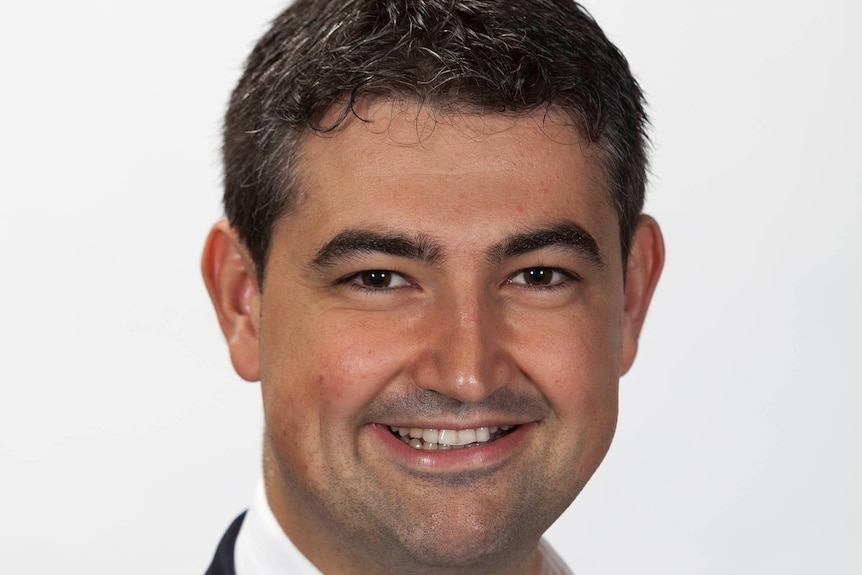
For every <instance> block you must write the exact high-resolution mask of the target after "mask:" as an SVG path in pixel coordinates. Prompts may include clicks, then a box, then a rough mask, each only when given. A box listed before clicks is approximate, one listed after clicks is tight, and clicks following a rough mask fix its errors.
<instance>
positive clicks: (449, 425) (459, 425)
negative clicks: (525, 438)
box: [380, 418, 531, 431]
mask: <svg viewBox="0 0 862 575" xmlns="http://www.w3.org/2000/svg"><path fill="white" fill-rule="evenodd" d="M526 423H531V422H529V421H513V420H510V419H502V418H501V419H492V420H485V421H481V422H479V423H466V422H463V421H459V422H456V423H453V422H451V421H450V422H444V423H438V422H433V423H428V422H424V423H417V422H410V423H380V425H386V426H387V427H405V428H413V429H454V430H456V431H457V430H461V429H478V428H480V427H502V426H504V425H508V426H510V427H515V426H516V425H524V424H526Z"/></svg>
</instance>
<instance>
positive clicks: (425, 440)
mask: <svg viewBox="0 0 862 575" xmlns="http://www.w3.org/2000/svg"><path fill="white" fill-rule="evenodd" d="M517 428H518V426H517V425H500V426H497V425H494V426H491V427H476V428H472V429H428V428H419V427H393V426H390V427H389V431H391V432H392V435H394V436H395V437H397V438H398V439H400V440H401V441H403V442H404V443H406V444H407V445H409V446H410V447H413V448H415V449H420V450H424V451H438V450H439V451H446V450H454V449H466V448H469V447H479V446H482V445H487V444H489V443H493V442H495V441H497V440H498V439H500V438H501V437H505V436H506V435H509V434H510V433H512V432H513V431H514V430H515V429H517Z"/></svg>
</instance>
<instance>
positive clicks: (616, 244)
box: [202, 0, 664, 575]
mask: <svg viewBox="0 0 862 575" xmlns="http://www.w3.org/2000/svg"><path fill="white" fill-rule="evenodd" d="M645 125H646V117H645V115H644V112H643V101H642V95H641V92H640V90H639V88H638V86H637V83H636V82H635V80H634V79H633V77H632V75H631V73H630V72H629V69H628V65H627V63H626V61H625V59H624V58H623V56H622V55H621V54H620V53H619V52H618V51H617V49H616V48H615V47H614V46H613V45H612V44H610V42H609V41H608V40H607V39H606V38H605V36H604V35H603V33H602V32H601V30H600V29H599V28H598V26H597V25H596V24H595V22H594V21H593V20H592V19H591V18H590V17H589V16H588V15H587V14H586V13H585V12H584V11H583V10H582V9H581V8H580V7H579V6H577V5H576V4H575V3H573V2H571V1H568V0H519V1H517V2H509V1H502V0H501V1H490V0H299V1H297V2H296V3H295V4H293V5H292V6H291V7H290V8H288V9H287V10H286V11H285V12H284V13H283V14H282V15H281V16H279V17H278V18H277V19H276V20H275V21H274V23H273V25H272V28H271V29H270V30H269V32H267V34H266V35H265V36H264V37H263V38H262V39H261V40H260V42H259V43H258V44H257V46H256V47H255V49H254V51H253V52H252V54H251V56H250V58H249V60H248V63H247V67H246V70H245V73H244V75H243V77H242V79H241V80H240V82H239V85H238V86H237V88H236V90H235V91H234V93H233V97H232V99H231V102H230V107H229V110H228V113H227V118H226V122H225V140H224V163H225V197H224V201H225V208H226V213H227V221H223V222H220V223H218V224H216V225H215V227H214V228H213V230H212V232H211V233H210V236H209V238H208V241H207V245H206V248H205V252H204V256H203V265H202V267H203V274H204V278H205V280H206V284H207V288H208V290H209V293H210V296H211V298H212V301H213V303H214V305H215V309H216V312H217V314H218V318H219V322H220V325H221V328H222V330H223V331H224V334H225V336H226V338H227V341H228V347H229V349H230V355H231V360H232V362H233V365H234V368H235V369H236V371H237V373H238V374H239V375H240V376H241V377H242V378H244V379H246V380H250V381H256V380H260V382H261V391H262V395H263V405H264V414H265V421H266V428H265V433H264V461H263V470H264V474H263V475H264V481H263V487H262V488H261V490H260V492H259V494H258V497H257V500H256V501H255V503H254V504H253V505H252V507H251V509H250V510H249V512H248V513H247V514H246V515H244V516H241V517H240V518H239V519H238V520H237V521H236V522H235V523H234V525H232V526H231V528H230V530H229V531H228V533H227V534H226V535H225V538H224V539H223V541H222V542H221V544H220V546H219V550H218V552H217V555H216V558H215V560H214V561H213V565H212V566H211V567H210V570H209V571H208V573H234V572H236V573H239V574H240V575H254V574H260V573H302V574H305V573H324V574H326V575H347V574H351V575H353V574H374V575H384V574H404V573H409V574H444V573H445V574H458V573H465V574H466V573H471V574H474V573H494V574H504V575H505V574H538V573H568V572H569V571H568V570H567V568H566V567H565V566H564V565H563V564H562V562H561V561H560V560H559V558H558V557H557V556H556V555H555V554H554V552H553V551H552V550H551V549H550V547H549V546H548V545H547V544H546V543H544V542H542V540H541V537H542V534H543V533H544V532H545V531H546V530H547V528H548V527H549V526H550V525H551V523H553V522H554V521H555V520H556V519H557V517H559V515H560V514H561V513H562V512H563V511H564V510H565V509H566V507H567V506H568V505H569V504H570V503H571V502H572V500H573V499H574V498H575V496H576V495H577V494H578V493H579V492H580V490H581V489H582V488H583V486H584V484H585V483H586V482H587V480H588V479H589V478H590V476H591V475H592V474H593V472H594V471H595V469H596V467H597V466H598V465H599V463H600V462H601V460H602V458H603V457H604V455H605V453H606V451H607V449H608V447H609V445H610V442H611V438H612V436H613V433H614V428H615V424H616V416H617V391H618V380H619V377H620V375H622V374H623V373H625V372H626V371H627V370H628V369H629V367H630V366H631V364H632V362H633V360H634V357H635V353H636V350H637V342H638V336H639V332H640V329H641V325H642V323H643V321H644V317H645V314H646V311H647V306H648V304H649V301H650V298H651V295H652V292H653V289H654V287H655V285H656V282H657V280H658V276H659V273H660V270H661V267H662V263H663V257H664V254H663V245H662V239H661V234H660V231H659V228H658V226H657V224H656V223H655V221H654V220H652V219H651V218H649V217H648V216H643V215H641V209H642V205H643V194H644V182H645V170H646V155H645V146H646V137H645V134H644V128H645Z"/></svg>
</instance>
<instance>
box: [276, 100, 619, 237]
mask: <svg viewBox="0 0 862 575" xmlns="http://www.w3.org/2000/svg"><path fill="white" fill-rule="evenodd" d="M355 111H356V114H355V115H350V116H348V118H347V119H346V120H345V121H344V122H343V123H342V124H341V125H340V126H339V127H338V129H336V130H334V131H333V132H331V133H326V134H311V135H309V136H307V137H306V138H305V139H304V140H303V141H302V143H301V144H300V146H299V149H298V154H297V156H296V164H295V168H296V169H295V175H297V176H298V178H297V183H298V186H297V188H298V191H299V197H298V198H297V199H298V203H297V205H296V208H297V209H296V210H295V211H293V214H294V216H301V215H302V214H305V215H307V216H311V217H315V216H316V217H318V218H319V219H320V224H321V225H324V226H332V227H338V222H343V223H344V224H345V225H346V223H347V222H348V221H349V220H352V222H353V223H354V224H356V225H374V224H376V223H378V221H381V220H386V221H387V222H388V223H392V222H396V221H398V220H399V219H406V218H412V219H413V220H416V219H417V218H418V219H422V220H424V222H425V223H426V224H428V225H429V226H432V225H437V226H438V227H446V228H448V229H450V230H452V231H455V230H456V229H457V228H458V227H459V226H458V225H456V222H454V221H451V216H452V214H453V213H455V212H457V213H458V215H459V220H460V221H461V222H462V224H463V225H466V224H467V220H470V223H471V224H476V225H478V224H482V225H487V224H486V223H482V222H480V221H479V220H478V219H476V218H468V217H467V215H468V213H472V212H476V211H478V212H480V213H482V214H484V215H485V216H486V218H494V217H498V218H502V219H503V220H507V221H508V222H510V223H512V224H530V223H532V222H529V221H526V220H529V219H531V218H533V219H537V220H538V219H542V218H543V219H545V220H549V221H550V220H554V219H560V218H563V217H566V218H567V219H577V220H579V223H580V224H582V225H584V226H589V227H592V228H594V230H595V231H594V232H593V233H594V235H597V236H602V235H603V233H604V232H603V230H604V229H606V228H609V227H612V228H614V230H615V229H616V217H615V211H614V208H613V206H612V203H611V202H610V201H609V199H610V197H609V194H608V193H607V191H606V186H605V185H604V179H603V177H602V170H601V169H600V162H599V158H598V151H597V150H596V148H595V147H591V146H588V145H586V144H585V143H584V141H583V139H582V138H581V137H580V136H579V133H578V130H577V129H576V128H575V127H574V126H573V125H572V123H571V121H569V119H568V117H567V116H566V115H565V114H564V113H562V112H559V111H557V110H555V109H551V110H550V111H547V112H546V111H544V110H540V111H537V112H534V113H530V114H522V115H517V116H516V115H509V114H488V113H470V112H466V111H459V112H457V113H456V112H451V111H450V112H447V113H442V112H439V111H437V110H434V109H430V108H423V107H421V106H418V105H416V104H413V103H401V102H393V101H370V102H362V103H360V105H358V106H357V107H356V110H355ZM331 113H332V114H336V112H335V111H332V112H331ZM321 124H322V125H326V122H325V121H324V122H322V123H321ZM561 210H564V211H565V212H566V213H565V214H562V213H560V212H561ZM423 214H424V217H423ZM441 215H442V216H443V217H438V216H441ZM294 216H288V218H287V219H288V220H289V219H291V218H292V217H294ZM575 216H577V217H575ZM447 217H448V218H449V221H448V223H447V220H446V218H447ZM435 218H436V219H435ZM360 220H361V221H360ZM375 220H377V221H375ZM522 220H523V221H522ZM450 224H451V225H450ZM277 227H278V226H277ZM430 231H431V232H432V234H433V232H434V230H433V229H431V230H430ZM597 239H599V238H597Z"/></svg>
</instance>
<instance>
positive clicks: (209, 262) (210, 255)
mask: <svg viewBox="0 0 862 575" xmlns="http://www.w3.org/2000/svg"><path fill="white" fill-rule="evenodd" d="M201 271H202V272H203V276H204V283H206V286H207V291H208V292H209V294H210V299H211V300H212V303H213V307H215V311H216V315H217V316H218V321H219V325H220V326H221V330H222V332H223V333H224V336H225V338H226V339H227V344H228V348H229V350H230V359H231V362H232V363H233V368H234V369H235V370H236V372H237V374H238V375H239V376H240V377H241V378H243V379H245V380H246V381H257V380H258V379H260V363H259V348H258V329H259V328H260V323H259V322H260V289H259V287H258V285H257V275H256V273H255V267H254V264H253V263H252V261H251V257H250V256H249V254H248V250H247V249H246V248H245V245H243V243H242V242H241V241H240V239H239V236H238V235H237V233H236V231H235V230H234V229H233V228H231V227H230V225H229V224H228V222H227V220H222V221H220V222H218V223H216V224H215V225H214V226H213V228H212V230H210V233H209V236H208V237H207V242H206V246H205V247H204V253H203V257H202V258H201Z"/></svg>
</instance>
